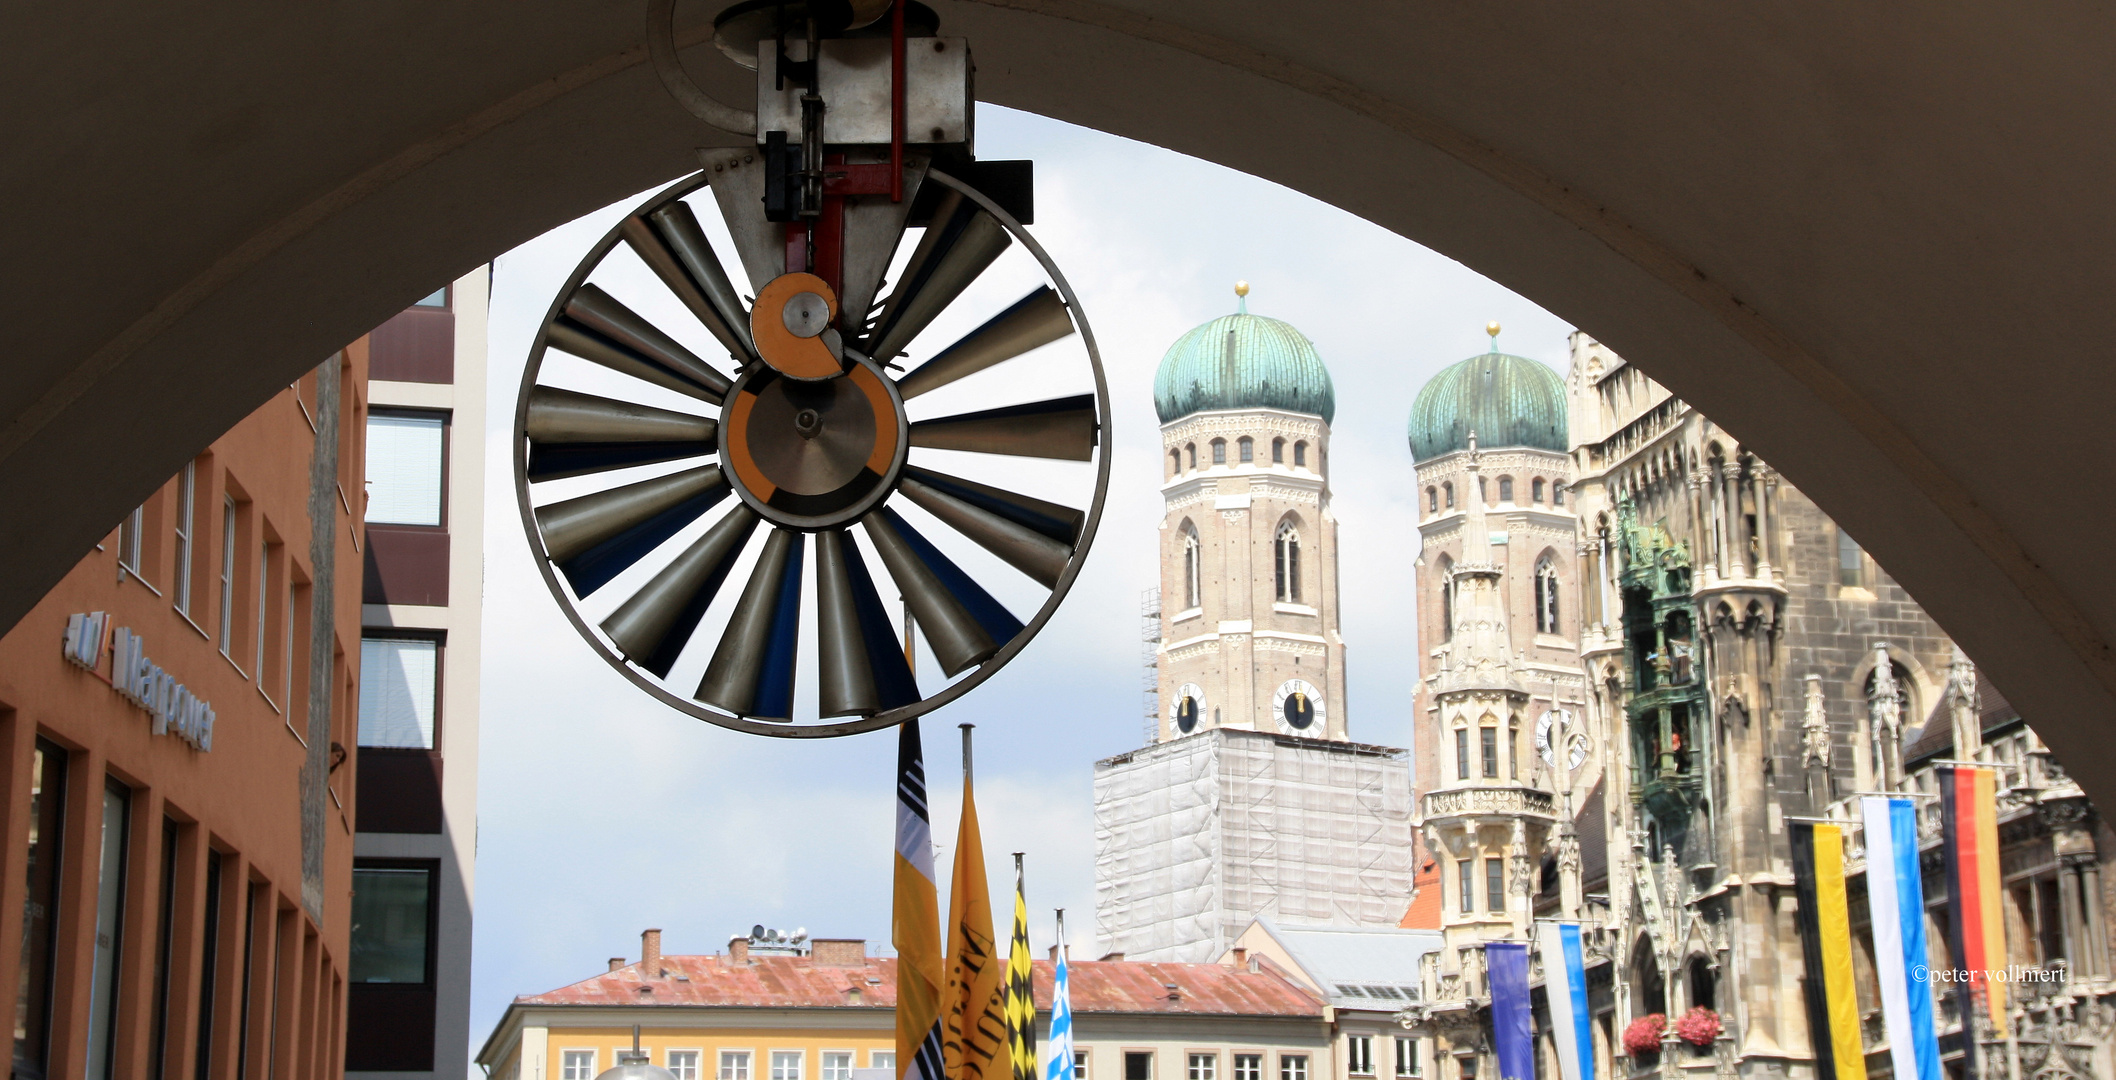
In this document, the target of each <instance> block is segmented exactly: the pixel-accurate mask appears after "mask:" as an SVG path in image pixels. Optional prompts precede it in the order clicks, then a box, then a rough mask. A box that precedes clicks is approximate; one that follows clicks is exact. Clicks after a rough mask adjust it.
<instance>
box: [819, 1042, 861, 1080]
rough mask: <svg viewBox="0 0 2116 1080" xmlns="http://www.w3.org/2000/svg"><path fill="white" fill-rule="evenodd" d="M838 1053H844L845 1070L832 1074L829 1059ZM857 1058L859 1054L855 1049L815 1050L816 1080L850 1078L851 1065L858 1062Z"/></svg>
mask: <svg viewBox="0 0 2116 1080" xmlns="http://www.w3.org/2000/svg"><path fill="white" fill-rule="evenodd" d="M839 1054H842V1055H844V1058H845V1071H844V1072H843V1074H841V1075H832V1074H831V1071H830V1059H831V1057H832V1056H833V1055H839ZM859 1060H860V1054H859V1051H857V1050H831V1049H824V1050H819V1051H817V1052H816V1080H852V1069H853V1066H854V1065H856V1064H858V1063H859Z"/></svg>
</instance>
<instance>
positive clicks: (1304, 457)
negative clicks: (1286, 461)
mask: <svg viewBox="0 0 2116 1080" xmlns="http://www.w3.org/2000/svg"><path fill="white" fill-rule="evenodd" d="M1293 467H1294V468H1296V469H1305V468H1307V467H1308V444H1307V443H1304V442H1297V443H1294V444H1293Z"/></svg>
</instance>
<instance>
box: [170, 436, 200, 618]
mask: <svg viewBox="0 0 2116 1080" xmlns="http://www.w3.org/2000/svg"><path fill="white" fill-rule="evenodd" d="M197 536H198V462H197V461H187V462H184V471H183V472H181V473H178V474H177V480H176V575H175V577H176V580H175V581H173V582H171V583H170V584H171V586H172V587H171V588H170V590H169V592H170V593H171V596H172V599H171V603H173V604H174V605H175V607H176V610H178V611H181V612H183V613H184V617H185V618H187V619H188V618H190V617H191V545H192V543H193V542H194V541H195V540H196V538H197Z"/></svg>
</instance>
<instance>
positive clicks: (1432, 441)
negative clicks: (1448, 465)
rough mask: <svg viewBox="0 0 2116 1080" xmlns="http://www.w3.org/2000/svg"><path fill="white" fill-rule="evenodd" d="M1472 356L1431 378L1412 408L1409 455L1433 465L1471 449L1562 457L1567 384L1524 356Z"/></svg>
mask: <svg viewBox="0 0 2116 1080" xmlns="http://www.w3.org/2000/svg"><path fill="white" fill-rule="evenodd" d="M1492 345H1493V347H1492V351H1491V352H1488V353H1485V354H1484V355H1482V356H1472V357H1470V358H1469V359H1467V360H1464V361H1462V362H1461V363H1458V364H1454V365H1452V366H1450V367H1448V368H1447V369H1445V370H1443V371H1442V372H1441V373H1440V374H1438V375H1435V376H1433V378H1432V380H1431V381H1430V382H1428V383H1426V384H1425V387H1424V388H1423V389H1421V390H1419V391H1418V400H1417V401H1415V402H1413V403H1412V405H1411V425H1410V435H1411V457H1412V459H1413V460H1417V461H1430V460H1432V459H1433V458H1436V457H1439V456H1441V455H1442V454H1451V453H1453V452H1455V451H1457V450H1467V449H1469V433H1470V432H1472V431H1475V432H1476V433H1477V446H1478V447H1479V448H1480V449H1491V450H1496V449H1499V448H1500V447H1507V446H1530V447H1535V448H1536V449H1539V450H1555V451H1557V452H1558V453H1561V454H1562V453H1564V452H1565V451H1566V450H1568V449H1570V447H1568V446H1566V445H1565V381H1564V380H1563V379H1561V378H1559V377H1558V373H1557V372H1555V371H1552V370H1550V369H1549V368H1548V367H1545V366H1544V365H1543V364H1541V363H1539V362H1538V361H1535V360H1530V359H1529V358H1527V357H1525V356H1513V355H1510V354H1508V353H1502V352H1500V351H1498V337H1497V335H1496V333H1494V335H1493V338H1492Z"/></svg>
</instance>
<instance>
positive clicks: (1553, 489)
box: [1550, 484, 1565, 506]
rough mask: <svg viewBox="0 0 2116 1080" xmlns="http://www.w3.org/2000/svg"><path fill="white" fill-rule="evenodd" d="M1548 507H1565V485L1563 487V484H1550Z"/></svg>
mask: <svg viewBox="0 0 2116 1080" xmlns="http://www.w3.org/2000/svg"><path fill="white" fill-rule="evenodd" d="M1550 505H1552V506H1563V505H1565V485H1563V484H1552V485H1550Z"/></svg>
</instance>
